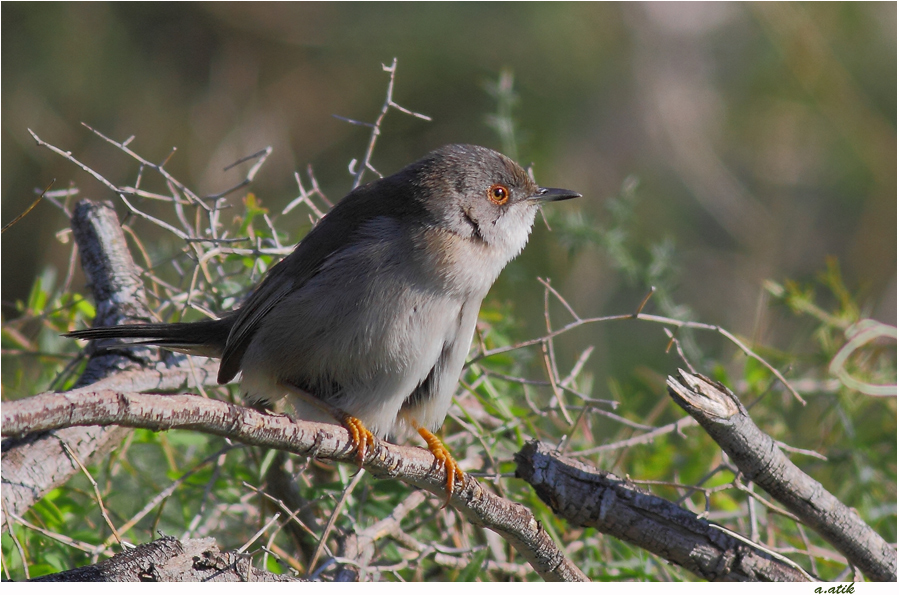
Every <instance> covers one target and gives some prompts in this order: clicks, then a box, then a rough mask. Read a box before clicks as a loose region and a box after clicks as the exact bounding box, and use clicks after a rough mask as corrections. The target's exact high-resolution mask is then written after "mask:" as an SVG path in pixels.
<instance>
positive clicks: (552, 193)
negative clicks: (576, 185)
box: [528, 188, 581, 202]
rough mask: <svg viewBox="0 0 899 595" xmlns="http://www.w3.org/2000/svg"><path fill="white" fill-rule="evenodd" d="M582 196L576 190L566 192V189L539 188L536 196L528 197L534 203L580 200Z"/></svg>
mask: <svg viewBox="0 0 899 595" xmlns="http://www.w3.org/2000/svg"><path fill="white" fill-rule="evenodd" d="M580 196H581V195H580V193H578V192H575V191H574V190H565V189H564V188H538V189H537V192H536V193H535V194H532V195H531V196H529V197H528V200H532V201H534V202H555V201H557V200H568V199H570V198H579V197H580Z"/></svg>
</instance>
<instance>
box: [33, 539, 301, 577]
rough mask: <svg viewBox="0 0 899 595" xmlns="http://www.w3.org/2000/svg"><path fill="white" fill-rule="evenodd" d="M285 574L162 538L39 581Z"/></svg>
mask: <svg viewBox="0 0 899 595" xmlns="http://www.w3.org/2000/svg"><path fill="white" fill-rule="evenodd" d="M300 580H301V579H297V578H293V577H291V576H289V575H286V574H274V573H272V572H268V571H266V570H262V569H259V568H254V567H253V565H252V561H251V560H250V557H249V556H246V555H242V554H239V553H237V552H220V551H219V549H218V547H217V546H216V544H215V540H214V539H187V540H184V541H179V540H177V539H175V538H174V537H163V538H162V539H157V540H156V541H152V542H150V543H145V544H143V545H139V546H137V547H136V548H133V549H128V550H125V551H123V552H121V553H119V554H116V555H115V556H113V557H112V558H109V559H108V560H104V561H102V562H100V563H98V564H92V565H90V566H82V567H81V568H75V569H73V570H66V571H64V572H59V573H57V574H50V575H47V576H42V577H40V578H38V579H35V581H40V582H160V583H161V582H201V581H202V582H254V583H270V582H288V581H300Z"/></svg>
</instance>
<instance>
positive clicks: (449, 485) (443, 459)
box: [416, 424, 465, 508]
mask: <svg viewBox="0 0 899 595" xmlns="http://www.w3.org/2000/svg"><path fill="white" fill-rule="evenodd" d="M416 425H417V424H416ZM418 433H419V434H420V435H421V437H422V438H424V439H425V442H427V443H428V450H430V451H431V454H433V455H434V458H436V459H437V461H438V462H439V463H440V464H441V465H443V468H444V470H445V471H446V502H444V503H443V506H442V508H446V505H447V504H449V501H450V498H452V497H453V490H454V489H455V487H456V481H457V480H458V481H459V485H460V486H461V487H463V488H464V487H465V474H464V473H462V469H461V468H459V463H457V462H456V459H454V458H453V455H451V454H450V451H449V450H447V448H446V446H444V445H443V442H441V441H440V438H438V437H437V436H435V435H434V434H432V433H431V432H429V431H428V430H426V429H425V428H418Z"/></svg>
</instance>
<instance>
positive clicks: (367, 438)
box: [281, 382, 375, 467]
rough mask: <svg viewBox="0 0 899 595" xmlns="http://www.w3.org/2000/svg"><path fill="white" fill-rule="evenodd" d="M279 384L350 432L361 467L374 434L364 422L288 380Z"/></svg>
mask: <svg viewBox="0 0 899 595" xmlns="http://www.w3.org/2000/svg"><path fill="white" fill-rule="evenodd" d="M281 386H282V387H283V388H285V389H286V390H288V391H290V394H292V395H295V396H297V397H299V398H301V399H302V400H304V401H306V402H307V403H309V404H310V405H313V406H315V407H318V408H319V409H321V410H322V411H324V412H325V413H327V414H328V415H330V416H331V417H333V418H334V419H335V420H337V421H338V422H340V425H342V426H343V427H344V428H346V430H347V432H349V433H350V438H351V439H352V441H353V446H355V447H356V463H358V465H359V466H360V467H361V466H362V463H363V462H364V461H365V455H366V451H367V449H368V447H369V446H370V447H372V448H374V447H375V436H374V434H372V433H371V432H370V431H369V430H368V428H366V427H365V424H363V423H362V421H361V420H359V419H358V418H355V417H353V416H352V415H350V414H349V413H347V412H345V411H343V410H342V409H339V408H337V407H335V406H333V405H331V404H330V403H326V402H325V401H322V400H321V399H319V398H318V397H315V396H313V395H310V394H309V393H307V392H306V391H304V390H303V389H301V388H298V387H296V386H294V385H292V384H290V383H289V382H282V383H281Z"/></svg>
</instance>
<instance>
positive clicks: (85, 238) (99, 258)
mask: <svg viewBox="0 0 899 595" xmlns="http://www.w3.org/2000/svg"><path fill="white" fill-rule="evenodd" d="M72 231H73V233H74V235H75V241H76V242H77V244H78V248H79V251H80V253H81V263H82V267H83V268H84V272H85V274H86V275H87V278H88V281H89V282H90V284H91V286H92V287H93V291H94V294H95V296H96V298H97V299H96V302H97V317H96V319H95V324H97V325H116V324H127V323H129V322H141V321H146V320H147V319H148V318H149V317H150V313H149V311H148V310H147V309H146V308H145V306H144V305H143V304H144V303H145V302H146V300H145V297H144V290H143V285H142V284H141V282H140V278H139V276H138V273H137V267H136V266H135V264H134V261H133V260H132V258H131V254H130V253H129V251H128V246H127V243H126V242H125V236H124V234H123V233H122V228H121V226H120V225H119V221H118V219H117V217H116V214H115V211H114V210H113V209H112V207H111V206H109V205H108V204H102V203H97V202H92V201H89V200H82V201H80V202H78V204H77V205H75V209H74V212H73V214H72ZM90 353H92V354H93V355H92V357H91V359H90V360H89V361H88V364H87V367H86V368H85V370H84V373H83V374H82V375H81V377H80V378H79V380H78V383H77V384H76V386H86V385H88V384H92V383H96V382H97V381H98V380H101V379H103V378H106V377H108V376H110V375H118V374H120V373H125V374H129V375H130V374H133V373H134V371H136V370H138V369H140V368H141V367H143V366H144V365H149V364H150V363H151V362H152V361H154V360H156V361H158V356H157V355H156V354H157V353H158V351H157V350H156V349H154V348H149V347H146V346H136V347H123V348H121V349H118V350H117V351H116V352H111V351H96V350H95V351H91V352H90ZM167 361H169V362H172V361H175V360H172V359H169V360H167ZM149 374H150V376H149V377H144V378H143V379H142V382H143V384H144V385H146V384H148V383H150V384H152V382H153V379H152V377H153V376H155V377H156V379H157V383H160V382H162V378H161V377H162V376H164V375H165V373H164V372H159V371H157V372H152V371H151V372H149ZM212 377H213V378H214V377H215V373H214V372H213V374H212ZM139 383H140V382H139ZM135 390H141V389H135ZM157 390H159V389H157ZM8 405H9V404H8V403H5V404H4V408H6V407H7V406H8ZM125 433H127V430H124V429H123V428H117V427H102V428H101V427H83V428H68V429H66V430H64V431H60V432H55V433H52V434H42V435H30V436H28V437H27V438H25V439H23V440H17V441H4V442H3V454H2V463H3V464H2V471H0V473H2V485H3V489H2V498H3V513H2V525H3V526H4V527H5V526H6V522H7V519H6V512H9V513H11V514H13V515H17V516H21V515H22V514H24V513H25V511H27V510H28V509H29V508H31V506H33V505H34V503H35V502H37V501H38V500H40V499H41V498H42V497H43V496H44V495H45V494H46V493H47V492H49V491H50V490H51V489H53V488H55V487H56V486H58V485H61V484H63V483H65V482H66V481H67V480H68V479H69V478H70V477H71V476H72V475H73V474H75V473H77V472H78V471H79V469H80V467H79V466H78V464H77V463H76V462H75V461H74V460H72V458H71V457H69V456H68V454H67V453H66V452H65V449H64V448H63V447H62V444H67V445H68V447H69V448H70V449H71V451H72V452H73V453H74V454H75V456H76V457H77V458H78V459H80V460H82V461H90V460H91V459H92V458H93V457H95V456H99V455H101V454H104V453H106V452H108V451H109V450H111V449H112V448H113V447H114V446H115V445H117V444H119V443H120V442H121V441H122V438H124V436H125Z"/></svg>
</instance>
